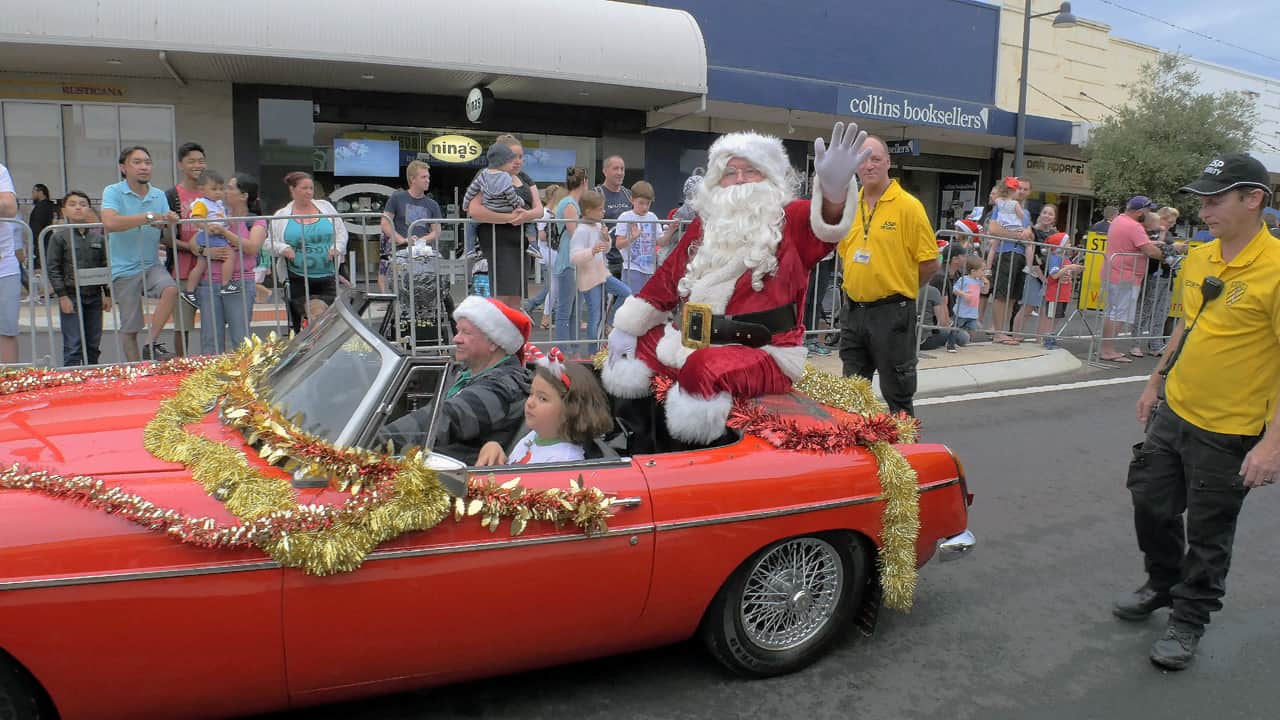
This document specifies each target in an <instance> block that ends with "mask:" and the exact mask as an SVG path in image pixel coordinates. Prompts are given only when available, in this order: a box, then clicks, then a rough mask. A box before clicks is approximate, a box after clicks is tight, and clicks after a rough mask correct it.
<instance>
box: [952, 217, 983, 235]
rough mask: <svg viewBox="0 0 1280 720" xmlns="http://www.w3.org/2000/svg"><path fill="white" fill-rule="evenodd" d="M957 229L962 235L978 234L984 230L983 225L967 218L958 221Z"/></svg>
mask: <svg viewBox="0 0 1280 720" xmlns="http://www.w3.org/2000/svg"><path fill="white" fill-rule="evenodd" d="M956 230H957V231H958V232H959V233H961V234H962V235H977V234H979V233H981V232H982V226H981V225H979V224H978V223H976V222H974V221H973V220H970V219H968V218H965V219H963V220H957V221H956Z"/></svg>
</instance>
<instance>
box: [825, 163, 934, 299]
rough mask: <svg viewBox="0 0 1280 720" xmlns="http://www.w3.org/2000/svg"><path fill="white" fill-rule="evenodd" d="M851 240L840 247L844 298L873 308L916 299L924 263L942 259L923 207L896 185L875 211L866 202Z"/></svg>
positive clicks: (882, 196) (859, 214) (857, 217)
mask: <svg viewBox="0 0 1280 720" xmlns="http://www.w3.org/2000/svg"><path fill="white" fill-rule="evenodd" d="M865 192H866V188H863V189H862V190H859V191H858V213H857V215H856V216H855V217H854V219H853V228H852V229H850V230H849V235H848V236H846V237H845V239H844V240H841V241H840V247H839V254H840V260H841V262H842V263H843V267H844V292H845V294H846V295H848V296H849V298H850V299H851V300H853V301H855V302H872V301H875V300H880V299H881V298H886V297H889V296H890V295H902V296H905V297H909V298H915V297H916V295H917V294H919V292H920V263H922V262H926V261H929V260H937V259H938V243H937V241H936V240H934V238H933V228H932V226H930V224H929V216H928V214H926V213H925V211H924V205H921V204H920V201H919V200H917V199H915V197H913V196H912V195H911V193H909V192H907V191H906V190H903V189H902V186H900V185H898V181H897V180H892V181H890V182H889V187H888V188H886V189H885V191H884V194H883V195H881V196H880V200H879V202H877V203H876V204H875V207H874V208H868V207H867V206H866V203H864V202H863V201H862V195H863V193H865Z"/></svg>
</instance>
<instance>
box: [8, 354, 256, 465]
mask: <svg viewBox="0 0 1280 720" xmlns="http://www.w3.org/2000/svg"><path fill="white" fill-rule="evenodd" d="M184 377H185V375H168V376H163V377H147V378H141V379H138V380H133V381H127V382H121V381H115V382H94V383H85V384H81V385H68V386H64V387H60V388H53V389H49V390H42V391H40V392H38V393H20V394H16V395H10V396H7V397H3V398H0V466H5V467H7V466H10V465H13V464H14V463H21V464H22V465H25V466H27V467H30V468H35V469H41V470H48V471H50V472H54V473H58V474H61V475H68V476H69V475H93V476H96V477H104V476H109V475H120V474H135V473H147V474H149V473H165V474H169V475H173V474H174V473H176V472H185V470H184V468H183V467H182V466H181V465H179V464H178V463H171V462H165V461H163V460H160V459H157V458H156V457H154V456H152V455H151V453H149V452H147V451H146V449H145V448H144V447H143V445H142V432H143V429H144V428H145V427H146V425H147V423H148V422H150V421H151V418H152V417H154V416H155V413H156V408H157V407H158V406H159V404H160V401H161V400H164V399H165V398H167V397H171V396H172V395H173V393H174V392H175V390H176V388H177V385H178V383H179V382H181V380H182V379H183V378H184ZM202 424H205V425H212V426H213V427H210V428H208V430H209V431H211V432H209V435H210V436H211V437H219V438H221V437H223V435H222V434H221V433H226V435H225V437H226V438H227V439H231V438H233V437H235V434H234V433H233V432H232V431H230V430H227V429H225V428H222V427H221V426H220V425H219V424H218V422H217V419H216V417H215V416H212V415H211V416H209V417H208V418H206V420H205V421H204V423H202Z"/></svg>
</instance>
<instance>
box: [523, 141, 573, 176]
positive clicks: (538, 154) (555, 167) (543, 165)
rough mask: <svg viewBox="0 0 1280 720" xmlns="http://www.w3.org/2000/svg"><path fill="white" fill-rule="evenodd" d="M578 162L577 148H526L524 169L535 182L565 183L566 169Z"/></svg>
mask: <svg viewBox="0 0 1280 720" xmlns="http://www.w3.org/2000/svg"><path fill="white" fill-rule="evenodd" d="M577 162H578V153H577V151H575V150H561V149H559V148H533V149H529V148H525V150H524V167H523V170H524V172H525V174H526V175H528V176H529V177H530V178H533V181H534V182H538V183H563V182H564V176H565V170H567V169H568V168H570V167H571V166H573V165H576V164H577Z"/></svg>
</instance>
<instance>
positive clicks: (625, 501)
mask: <svg viewBox="0 0 1280 720" xmlns="http://www.w3.org/2000/svg"><path fill="white" fill-rule="evenodd" d="M642 502H643V500H641V499H640V498H638V497H627V498H614V499H612V500H610V501H609V507H620V508H625V509H630V508H638V507H640V504H641V503H642Z"/></svg>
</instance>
